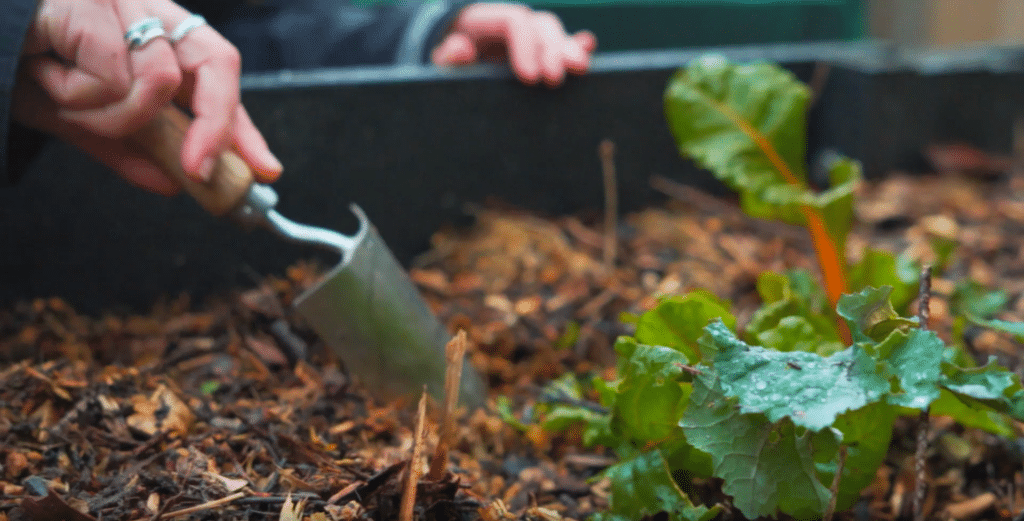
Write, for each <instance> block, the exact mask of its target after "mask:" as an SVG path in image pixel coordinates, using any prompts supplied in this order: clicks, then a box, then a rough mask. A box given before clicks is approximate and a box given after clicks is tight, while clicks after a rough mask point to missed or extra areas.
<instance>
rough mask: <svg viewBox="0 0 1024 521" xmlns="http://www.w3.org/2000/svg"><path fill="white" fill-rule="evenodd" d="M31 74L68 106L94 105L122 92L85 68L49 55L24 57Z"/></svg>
mask: <svg viewBox="0 0 1024 521" xmlns="http://www.w3.org/2000/svg"><path fill="white" fill-rule="evenodd" d="M25 67H26V68H27V69H28V71H29V72H30V74H31V76H32V78H33V79H34V80H35V82H36V83H38V84H39V85H40V86H41V87H42V88H43V89H45V90H46V92H47V93H48V94H49V95H50V97H52V98H53V99H54V101H56V102H57V103H60V104H61V105H63V106H65V107H68V108H70V109H78V110H81V109H93V108H98V107H102V106H104V105H107V104H109V103H113V102H115V101H117V100H119V99H121V97H122V96H123V95H124V93H123V92H122V91H121V90H119V89H118V88H117V87H116V86H112V85H110V84H109V83H108V82H106V81H104V80H103V79H102V78H98V77H96V76H94V75H92V74H90V73H89V72H87V71H86V70H84V69H81V68H78V67H73V66H67V65H64V64H63V63H61V62H59V61H57V60H55V59H53V58H50V57H48V56H34V57H30V58H27V59H26V60H25Z"/></svg>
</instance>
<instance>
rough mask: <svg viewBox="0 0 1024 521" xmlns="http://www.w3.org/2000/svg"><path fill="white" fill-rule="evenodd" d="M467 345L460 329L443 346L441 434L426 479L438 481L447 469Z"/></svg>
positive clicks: (464, 333) (464, 334)
mask: <svg viewBox="0 0 1024 521" xmlns="http://www.w3.org/2000/svg"><path fill="white" fill-rule="evenodd" d="M468 343H469V340H468V337H467V336H466V331H465V330H464V329H460V330H459V332H458V334H456V335H455V338H452V340H451V341H450V342H448V345H446V346H445V348H444V352H445V358H446V359H447V362H448V368H447V371H446V373H445V375H444V411H442V416H441V433H440V436H439V440H438V442H437V450H435V451H434V458H433V459H432V460H431V461H430V472H428V473H427V479H428V480H430V481H440V480H441V478H443V477H444V471H445V469H446V468H447V467H448V449H449V447H451V445H452V441H453V440H452V438H453V437H454V436H455V407H456V406H457V405H458V402H459V383H460V382H461V380H462V362H463V360H465V359H466V346H467V344H468Z"/></svg>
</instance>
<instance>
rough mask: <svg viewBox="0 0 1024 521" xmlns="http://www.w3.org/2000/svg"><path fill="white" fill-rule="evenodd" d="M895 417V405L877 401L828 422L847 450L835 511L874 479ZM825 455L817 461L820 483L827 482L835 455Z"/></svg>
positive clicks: (847, 505)
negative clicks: (839, 433) (824, 457)
mask: <svg viewBox="0 0 1024 521" xmlns="http://www.w3.org/2000/svg"><path fill="white" fill-rule="evenodd" d="M896 416H897V409H896V408H895V407H893V406H891V405H889V404H887V403H883V402H877V403H873V404H871V405H868V406H866V407H863V408H860V409H857V410H855V411H848V412H846V413H843V414H842V415H840V416H839V417H838V418H836V421H835V423H833V424H832V428H833V429H835V430H837V431H839V432H841V433H842V444H843V445H845V446H846V450H847V453H846V462H845V464H844V465H843V476H842V478H841V479H840V480H839V497H838V498H837V500H836V511H837V512H842V511H843V510H846V509H847V508H849V507H850V506H852V505H853V503H854V502H855V501H856V500H857V499H858V498H859V497H860V491H861V490H863V489H864V487H866V486H868V485H870V484H871V483H872V482H873V481H874V480H875V470H876V469H878V467H879V466H880V465H881V464H882V462H883V461H884V460H885V456H886V454H887V453H888V450H889V442H890V441H891V440H892V427H893V423H894V422H895V420H896ZM826 458H827V461H826V462H824V463H819V465H818V471H819V476H820V477H821V481H822V483H829V484H831V483H832V477H833V476H834V475H835V472H836V464H837V462H838V460H839V457H838V454H836V453H834V452H833V453H829V454H828V455H827V456H826Z"/></svg>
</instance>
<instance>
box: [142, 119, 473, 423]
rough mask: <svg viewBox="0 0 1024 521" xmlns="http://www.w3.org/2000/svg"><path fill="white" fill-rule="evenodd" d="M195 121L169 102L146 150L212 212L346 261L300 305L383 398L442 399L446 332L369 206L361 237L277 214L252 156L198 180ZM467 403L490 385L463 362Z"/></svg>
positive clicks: (229, 159) (149, 130)
mask: <svg viewBox="0 0 1024 521" xmlns="http://www.w3.org/2000/svg"><path fill="white" fill-rule="evenodd" d="M189 124H190V119H189V117H188V116H187V115H186V114H184V113H183V112H182V111H181V110H179V109H177V108H176V107H173V106H168V107H167V108H165V109H163V110H162V111H161V113H160V114H159V115H158V116H157V117H156V118H155V119H154V120H153V121H152V122H151V123H149V124H148V125H147V126H146V127H145V128H143V129H141V130H139V131H138V132H136V133H135V134H133V135H132V141H133V142H135V143H136V144H137V145H138V146H140V147H141V148H143V149H144V150H146V152H148V153H149V155H151V156H153V158H154V159H155V160H156V161H157V162H158V163H159V164H160V165H161V166H162V167H163V169H164V171H165V172H167V173H168V175H169V176H170V177H171V178H173V179H174V180H175V181H177V182H178V183H179V184H180V185H181V186H182V187H183V188H184V190H185V191H186V192H188V193H189V194H190V195H191V196H192V197H194V198H195V200H196V201H197V202H198V203H199V204H200V205H201V206H202V207H203V208H205V209H206V210H207V211H208V212H210V213H211V214H213V215H216V216H222V215H227V216H230V217H233V218H236V219H238V220H240V221H241V222H243V223H255V224H258V225H261V226H264V227H266V228H269V229H270V230H272V231H273V232H275V233H276V234H277V235H280V236H281V237H283V238H285V239H288V240H290V241H294V242H298V243H304V244H309V245H313V246H318V247H321V248H326V249H328V250H330V251H333V252H336V253H338V254H339V255H340V257H341V261H340V263H339V264H338V265H337V266H336V267H335V268H334V269H332V270H331V271H329V272H328V273H327V274H326V275H325V276H324V277H323V279H322V280H320V281H318V283H317V284H315V285H313V286H312V287H311V288H309V289H308V290H306V292H305V293H303V294H302V295H300V296H299V297H298V298H297V299H296V300H295V303H294V304H295V309H296V310H297V311H298V312H299V314H300V315H302V316H303V317H304V318H305V319H306V320H307V321H308V322H309V324H310V325H311V326H312V327H313V329H314V330H315V331H316V332H317V334H319V335H320V337H321V339H323V341H324V342H325V343H327V344H328V345H329V346H330V347H331V348H332V349H333V350H334V352H335V354H336V355H337V356H338V358H340V359H341V360H342V361H343V362H344V363H345V366H346V368H347V369H348V370H349V374H351V375H353V376H356V377H358V378H359V379H360V380H361V381H362V382H363V383H364V384H365V385H366V386H367V387H368V388H369V389H370V390H371V391H373V392H375V393H377V394H378V395H379V397H381V398H395V397H398V396H400V395H405V394H408V393H414V392H420V391H421V390H422V389H423V386H426V387H427V389H428V390H429V391H430V392H431V393H432V394H434V395H435V396H437V397H440V396H441V392H442V390H443V388H444V375H445V366H446V362H445V351H444V348H445V344H446V343H447V342H448V340H449V339H450V338H451V335H450V334H449V333H448V331H446V330H445V328H444V326H443V325H442V324H441V323H440V322H439V321H438V319H437V318H436V317H435V316H434V314H433V313H431V311H430V309H429V308H428V307H427V303H426V302H425V301H424V300H423V297H422V296H421V295H420V294H419V292H418V291H417V290H416V287H415V286H414V285H413V283H412V281H411V280H410V279H409V276H408V274H407V273H406V272H405V270H404V269H402V267H401V265H400V264H399V263H398V261H397V260H396V259H395V257H394V255H393V254H392V253H391V251H390V250H389V249H388V247H387V245H385V244H384V241H383V239H381V237H380V235H378V233H377V231H376V229H375V228H374V227H373V225H371V224H370V221H369V220H368V219H367V217H366V215H365V214H364V213H363V211H362V210H361V209H360V208H359V207H358V206H356V205H354V204H353V205H351V207H350V208H351V210H352V212H353V213H354V214H355V215H356V217H357V218H358V219H359V230H358V231H357V232H356V233H355V234H353V235H343V234H341V233H338V232H336V231H332V230H327V229H324V228H317V227H313V226H307V225H304V224H299V223H296V222H293V221H291V220H288V219H287V218H285V217H284V216H282V215H281V214H280V213H278V212H277V211H276V210H274V206H275V205H276V203H277V194H276V193H275V192H274V190H273V189H272V188H270V187H269V186H267V185H262V184H259V183H255V182H253V175H252V172H251V171H250V170H249V168H248V166H247V165H246V164H245V162H244V161H242V159H241V158H240V157H238V156H237V155H235V154H234V153H231V152H225V153H224V154H222V155H221V156H220V158H219V160H218V161H217V166H216V168H214V171H213V174H212V175H211V176H210V180H209V181H208V182H205V183H196V182H194V181H191V180H189V179H188V178H187V177H185V174H184V171H183V169H182V167H181V160H180V157H181V144H182V139H183V138H184V135H185V130H186V129H187V128H188V125H189ZM460 395H461V397H462V400H463V403H466V404H468V405H471V406H477V405H481V404H482V402H483V399H484V396H485V391H484V388H483V382H482V380H480V378H479V377H478V376H477V374H476V373H475V372H474V371H473V369H472V367H470V365H469V364H463V372H462V382H461V393H460Z"/></svg>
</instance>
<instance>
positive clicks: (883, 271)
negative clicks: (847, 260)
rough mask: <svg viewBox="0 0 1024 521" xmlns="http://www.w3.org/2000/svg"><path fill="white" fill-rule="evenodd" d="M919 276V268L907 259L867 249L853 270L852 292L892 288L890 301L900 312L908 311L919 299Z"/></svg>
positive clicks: (851, 274) (853, 266) (850, 276)
mask: <svg viewBox="0 0 1024 521" xmlns="http://www.w3.org/2000/svg"><path fill="white" fill-rule="evenodd" d="M919 276H920V274H919V273H918V271H917V268H916V267H915V266H914V265H913V264H911V261H910V260H909V259H907V258H906V257H897V256H895V255H893V254H892V253H890V252H887V251H883V250H876V249H873V248H867V249H865V250H864V257H863V258H862V259H861V260H860V262H858V263H856V264H854V265H852V266H850V269H849V282H850V289H851V290H852V291H859V290H862V289H866V288H869V287H873V288H879V287H882V286H889V287H890V288H892V289H891V293H890V294H889V299H890V300H891V302H892V307H893V308H895V309H897V310H906V308H907V306H908V305H909V304H910V302H911V301H912V300H914V298H915V297H916V296H917V284H918V278H919Z"/></svg>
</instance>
